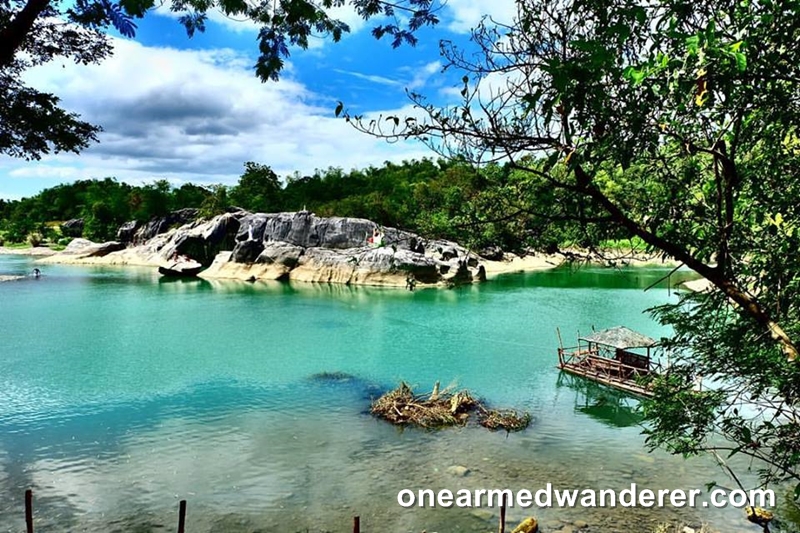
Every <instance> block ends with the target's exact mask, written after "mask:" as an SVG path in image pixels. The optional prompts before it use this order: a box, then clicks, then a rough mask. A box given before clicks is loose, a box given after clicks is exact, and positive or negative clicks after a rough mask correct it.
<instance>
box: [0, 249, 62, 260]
mask: <svg viewBox="0 0 800 533" xmlns="http://www.w3.org/2000/svg"><path fill="white" fill-rule="evenodd" d="M57 253H58V252H56V251H55V250H51V249H50V248H46V247H44V246H37V247H36V248H8V247H6V246H0V255H30V256H33V257H48V256H51V255H55V254H57Z"/></svg>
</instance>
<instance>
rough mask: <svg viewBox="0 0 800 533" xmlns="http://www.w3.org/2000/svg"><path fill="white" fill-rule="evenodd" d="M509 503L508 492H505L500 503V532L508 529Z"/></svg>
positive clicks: (503, 532)
mask: <svg viewBox="0 0 800 533" xmlns="http://www.w3.org/2000/svg"><path fill="white" fill-rule="evenodd" d="M507 504H508V494H506V493H503V503H501V504H500V529H499V533H505V531H506V505H507Z"/></svg>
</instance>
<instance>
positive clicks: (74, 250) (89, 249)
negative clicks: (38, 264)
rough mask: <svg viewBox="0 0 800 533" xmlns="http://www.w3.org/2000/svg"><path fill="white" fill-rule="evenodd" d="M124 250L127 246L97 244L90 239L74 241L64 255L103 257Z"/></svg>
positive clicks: (120, 244)
mask: <svg viewBox="0 0 800 533" xmlns="http://www.w3.org/2000/svg"><path fill="white" fill-rule="evenodd" d="M123 248H125V246H124V245H123V244H122V243H120V242H117V241H109V242H101V243H97V242H92V241H90V240H88V239H72V241H71V242H70V243H69V244H68V245H67V247H66V248H64V251H63V253H64V254H68V255H75V256H79V257H103V256H105V255H108V254H110V253H111V252H116V251H118V250H122V249H123Z"/></svg>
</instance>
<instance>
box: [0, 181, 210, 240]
mask: <svg viewBox="0 0 800 533" xmlns="http://www.w3.org/2000/svg"><path fill="white" fill-rule="evenodd" d="M209 195H210V192H209V191H208V190H207V189H205V188H203V187H199V186H196V185H183V186H181V187H180V188H178V189H175V188H173V187H171V186H170V184H169V183H168V182H167V181H165V180H160V181H155V182H153V183H150V184H145V185H141V186H132V185H129V184H127V183H120V182H118V181H116V180H115V179H112V178H105V179H103V180H79V181H76V182H74V183H71V184H64V185H57V186H55V187H51V188H49V189H45V190H43V191H42V192H40V193H39V194H37V195H36V196H32V197H30V198H23V199H21V200H16V201H3V202H2V203H0V230H3V231H4V232H5V235H6V239H7V240H8V241H9V242H22V241H24V240H25V239H26V238H27V235H28V234H30V233H32V232H37V233H39V234H41V235H42V237H43V238H45V239H46V240H48V241H50V242H56V241H57V240H58V239H59V237H60V232H59V231H58V229H57V226H58V224H55V225H54V224H50V221H54V220H55V221H65V220H70V219H73V218H82V219H83V221H84V226H83V235H82V236H83V237H85V238H88V239H91V240H95V241H105V240H110V239H114V238H115V236H116V232H117V229H118V228H119V226H121V225H122V224H123V223H124V222H126V221H128V220H132V219H137V220H141V221H146V220H149V219H151V218H152V217H154V216H161V215H164V214H166V213H168V212H169V211H172V210H175V209H179V208H183V207H200V205H201V204H202V203H203V202H204V201H205V199H206V197H207V196H209Z"/></svg>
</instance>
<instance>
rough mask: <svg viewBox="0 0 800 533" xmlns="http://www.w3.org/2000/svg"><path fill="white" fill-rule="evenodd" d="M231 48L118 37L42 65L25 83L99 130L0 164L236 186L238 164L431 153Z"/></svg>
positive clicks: (14, 170)
mask: <svg viewBox="0 0 800 533" xmlns="http://www.w3.org/2000/svg"><path fill="white" fill-rule="evenodd" d="M248 64H249V62H248V61H247V59H246V58H244V57H242V56H241V55H239V54H237V53H236V52H234V51H231V50H207V51H191V50H176V49H173V48H154V47H145V46H143V45H141V44H139V43H136V42H133V41H127V40H117V41H116V42H115V53H114V56H113V57H112V58H110V59H108V60H106V61H104V62H103V63H101V64H99V65H90V66H80V65H67V66H65V68H62V66H61V65H60V64H48V65H45V66H43V67H39V68H37V69H33V70H31V71H29V72H28V75H27V76H26V78H27V81H28V82H29V83H31V85H33V86H34V87H37V88H38V89H40V90H45V91H53V92H55V93H57V94H58V95H59V96H60V97H61V98H62V101H63V105H64V107H66V108H67V109H70V110H74V111H76V112H78V113H80V114H81V115H82V117H83V118H84V119H85V120H88V121H90V122H92V123H97V124H100V125H102V126H103V128H104V132H103V133H101V134H100V141H101V142H100V143H99V144H97V145H92V146H91V147H90V148H88V149H86V150H85V151H84V152H83V153H82V154H81V155H80V156H77V155H73V154H58V155H51V156H48V157H45V158H44V159H43V160H42V161H41V162H39V163H26V162H22V161H14V160H12V161H6V162H0V172H2V171H3V170H5V174H6V175H8V176H10V177H14V178H39V179H41V178H44V177H52V178H53V179H54V180H57V181H58V182H62V181H69V180H72V179H77V178H91V177H98V178H100V177H106V176H115V177H117V178H119V179H123V180H126V181H132V182H138V181H147V180H152V179H155V178H166V179H170V180H173V181H174V182H176V183H178V182H185V181H191V182H195V183H201V182H205V183H216V182H223V183H233V182H235V180H236V179H237V178H238V176H239V175H240V174H241V172H242V165H243V163H244V162H245V161H258V162H261V163H264V164H268V165H271V166H272V167H273V169H275V171H276V172H278V173H279V174H281V175H285V174H289V173H291V172H293V171H295V170H297V171H300V172H301V173H310V172H313V170H314V169H315V168H327V167H328V166H340V167H343V168H345V169H350V168H354V167H365V166H367V165H370V164H375V165H380V164H382V163H383V162H384V161H386V160H392V161H399V160H402V159H409V158H415V157H423V156H425V155H432V154H431V153H430V152H428V151H427V150H426V149H425V148H424V147H423V146H421V145H419V144H411V143H397V144H392V145H389V144H387V143H385V142H383V141H380V140H378V139H374V138H372V137H369V136H365V135H363V134H360V133H358V132H357V131H355V130H354V129H353V128H352V127H351V126H350V125H348V124H346V123H345V121H344V120H342V119H337V118H334V116H333V108H334V107H335V100H333V99H328V98H327V97H322V96H320V95H318V94H315V93H314V92H312V91H310V90H309V89H308V88H307V87H305V86H303V85H302V84H300V83H298V82H296V81H292V80H291V79H290V77H284V79H282V81H280V82H278V83H261V82H259V81H258V80H257V79H256V77H255V76H254V75H253V72H252V70H250V69H248V68H247V65H248Z"/></svg>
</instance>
